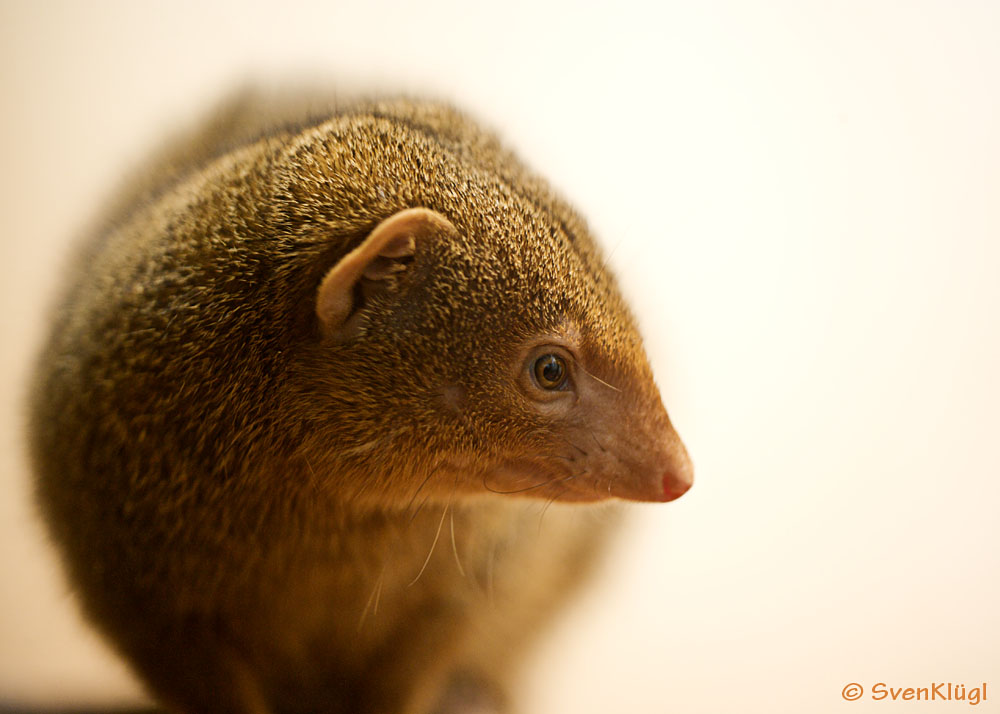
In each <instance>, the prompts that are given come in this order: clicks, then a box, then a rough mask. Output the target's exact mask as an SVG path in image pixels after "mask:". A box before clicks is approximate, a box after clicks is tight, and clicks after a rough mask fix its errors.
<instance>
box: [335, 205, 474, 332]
mask: <svg viewBox="0 0 1000 714" xmlns="http://www.w3.org/2000/svg"><path fill="white" fill-rule="evenodd" d="M456 232H457V230H456V228H455V226H454V225H452V223H451V221H449V220H448V219H447V218H445V217H444V216H442V215H441V214H440V213H438V212H436V211H432V210H431V209H429V208H407V209H404V210H402V211H399V212H397V213H394V214H393V215H391V216H389V217H388V218H386V219H385V220H384V221H382V222H381V223H379V224H378V225H377V226H375V228H374V230H372V232H371V233H369V234H368V237H367V238H365V239H364V241H362V242H361V245H359V246H358V247H357V248H355V249H354V250H352V251H351V252H350V253H348V254H347V255H345V256H344V257H343V258H341V259H340V261H339V262H338V263H337V264H336V265H334V266H333V267H332V268H330V270H329V271H328V272H327V274H326V275H325V276H324V277H323V280H322V281H321V282H320V284H319V289H318V290H317V292H316V316H317V317H318V318H319V324H320V328H321V329H322V331H323V333H324V335H326V336H327V337H340V338H346V337H349V336H350V334H351V332H352V328H353V327H354V326H355V325H356V320H352V318H354V317H356V316H357V314H358V312H359V311H360V310H361V309H363V307H364V306H363V305H356V304H355V301H356V296H357V295H358V294H359V292H361V293H364V291H358V289H357V288H358V286H359V285H361V281H362V280H367V281H379V280H387V279H388V278H390V277H391V276H393V275H396V274H398V273H400V272H402V271H404V270H406V265H405V264H404V263H403V262H402V261H403V259H405V258H408V257H410V256H412V255H414V254H415V253H416V252H417V251H418V250H420V244H421V243H422V242H424V241H426V240H427V239H428V238H430V237H432V236H433V235H435V234H439V233H456Z"/></svg>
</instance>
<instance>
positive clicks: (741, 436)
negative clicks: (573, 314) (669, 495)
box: [0, 0, 1000, 714]
mask: <svg viewBox="0 0 1000 714" xmlns="http://www.w3.org/2000/svg"><path fill="white" fill-rule="evenodd" d="M0 53H2V62H0V90H2V97H3V111H2V112H0V156H2V157H3V163H2V168H0V180H2V182H3V183H2V192H0V197H2V198H0V200H2V204H0V207H2V210H0V227H2V234H0V246H2V251H3V253H2V260H0V271H2V280H0V289H2V308H3V309H2V310H0V315H2V320H3V323H2V363H0V364H2V371H0V374H2V375H3V386H2V390H0V398H2V405H0V406H2V411H0V419H2V424H0V439H2V442H0V459H2V462H0V463H2V465H0V479H2V480H0V493H2V498H0V563H2V568H3V572H4V575H3V577H2V579H0V701H3V700H4V699H9V700H10V699H20V700H23V701H29V700H30V701H36V702H54V701H70V702H73V701H75V702H83V701H102V700H103V701H108V700H126V699H130V698H134V697H136V696H138V695H137V691H138V690H137V688H136V687H135V686H134V685H133V684H132V683H131V682H130V680H129V679H128V678H127V675H126V674H125V672H124V669H123V668H122V667H121V666H120V665H118V664H116V663H115V662H114V660H113V659H112V658H111V657H110V656H108V655H107V654H105V652H104V650H103V649H102V646H101V645H99V644H98V643H97V640H96V638H95V637H94V636H92V635H90V634H88V633H87V631H86V630H84V629H82V627H81V626H80V625H79V623H78V621H77V616H76V614H75V610H74V608H73V606H72V604H71V601H70V600H69V599H68V597H67V596H66V595H65V586H64V584H63V583H62V582H61V580H60V579H59V576H58V575H57V569H56V567H55V565H54V561H53V559H52V556H51V555H50V554H49V552H48V551H47V550H46V549H45V548H44V547H43V545H42V542H43V538H42V536H41V531H40V529H39V527H38V525H37V523H36V522H35V520H34V519H33V518H32V515H31V510H30V507H29V506H28V498H27V485H26V473H25V465H24V459H23V455H22V453H21V450H20V449H21V433H20V431H21V426H20V423H19V420H18V408H19V399H20V398H21V390H22V388H23V386H24V383H25V373H26V368H27V364H28V362H29V358H30V354H31V351H32V350H33V349H34V348H35V346H36V344H37V341H38V340H39V339H40V335H41V330H42V324H41V321H42V319H43V317H42V316H43V311H44V308H45V305H46V301H47V299H48V296H49V295H50V292H51V289H52V288H53V286H54V284H55V275H56V274H57V272H58V268H59V266H60V264H61V260H62V256H64V255H65V253H66V249H67V246H68V245H69V244H70V243H71V241H72V240H73V239H74V238H75V237H76V236H77V235H78V234H79V232H80V230H81V229H82V227H83V226H85V225H86V222H87V221H88V220H89V219H90V218H92V217H93V216H94V215H95V213H96V211H97V208H98V206H99V205H100V202H101V201H102V200H103V199H105V198H106V197H107V196H108V194H109V192H110V191H111V190H112V189H113V187H114V186H115V183H116V181H117V180H118V179H119V177H120V176H121V175H122V173H123V171H125V170H126V169H127V168H128V167H131V166H133V165H134V163H135V162H137V161H139V160H141V158H142V156H143V155H144V153H145V152H146V151H147V149H148V148H149V147H150V146H151V145H154V144H155V142H156V141H157V140H158V139H159V138H160V137H162V136H163V135H164V134H166V133H168V132H170V131H171V130H172V129H173V128H174V127H177V126H179V125H183V124H184V123H186V122H189V121H192V120H194V119H196V118H197V117H198V116H200V115H201V114H202V113H203V112H204V111H205V110H206V108H207V107H208V106H210V105H211V103H212V102H214V101H215V100H217V99H219V98H220V97H221V96H223V95H224V94H225V93H226V92H228V91H230V90H232V89H233V88H234V87H236V86H238V85H240V84H242V83H244V82H253V81H256V82H270V83H279V82H281V81H283V80H285V79H287V78H292V79H301V78H309V77H314V78H324V77H326V78H330V84H331V86H335V87H338V88H341V89H344V90H349V89H351V88H353V87H360V88H373V87H374V88H387V89H401V90H408V91H412V92H418V93H432V94H436V95H439V96H443V97H447V98H451V99H453V100H454V101H456V102H457V103H459V104H461V105H462V106H464V107H466V108H468V109H469V110H471V111H473V112H474V113H476V114H477V115H479V116H480V117H482V118H484V119H485V120H486V121H488V122H490V123H492V124H493V125H494V126H496V127H498V128H499V129H500V130H501V131H502V133H503V134H504V136H505V137H506V138H507V139H508V141H509V142H510V143H511V144H513V145H514V146H515V147H516V148H517V149H518V151H519V153H520V154H521V155H522V156H523V157H526V158H527V160H528V161H529V162H530V163H531V164H533V165H534V166H535V167H536V168H537V169H539V170H540V171H541V172H542V173H543V174H545V175H547V176H548V177H550V178H551V180H552V181H553V182H554V183H555V184H556V185H557V186H558V187H560V189H561V190H562V191H563V192H564V193H565V194H566V195H567V196H569V197H570V198H571V200H573V201H574V202H575V203H576V204H577V205H578V206H580V207H581V208H582V209H583V211H584V213H585V214H586V215H587V216H588V217H589V219H590V221H591V224H592V226H593V227H594V229H595V230H596V231H597V233H598V234H599V235H600V236H601V237H602V239H603V241H604V243H605V244H606V246H607V247H608V249H609V250H613V253H612V258H611V263H612V265H613V266H614V267H615V269H616V270H617V272H618V274H619V275H620V276H621V280H622V283H623V285H624V289H625V291H626V292H627V294H628V295H629V296H630V297H631V299H632V300H633V302H634V304H635V305H636V307H637V310H638V313H639V315H640V318H641V322H642V324H643V327H644V332H645V335H646V339H647V343H648V346H649V351H650V354H651V357H652V359H653V362H654V368H655V369H656V372H657V374H658V375H659V379H660V382H661V386H662V388H663V392H664V397H665V401H666V403H667V405H668V408H669V409H670V411H671V414H672V416H673V419H674V421H675V423H676V424H677V425H678V428H679V430H680V431H681V434H682V436H683V437H684V438H685V440H686V442H687V444H688V447H689V449H690V451H691V453H692V454H693V456H694V459H695V462H696V486H695V488H694V490H693V491H692V492H691V493H690V494H688V495H687V496H685V497H684V498H683V499H681V500H680V501H679V502H677V503H675V504H671V505H669V506H665V507H650V508H637V509H636V510H637V512H638V517H637V519H636V521H635V524H634V527H633V529H632V530H631V532H630V534H629V537H628V538H627V539H626V540H625V541H623V543H622V547H621V548H620V549H619V550H618V552H617V557H616V559H615V562H614V563H613V565H612V566H611V567H610V568H609V571H608V573H607V575H606V577H605V578H604V579H603V580H602V581H601V582H600V583H599V584H598V586H597V587H595V588H594V589H593V590H592V591H591V592H590V593H589V595H588V596H587V597H586V598H585V599H583V600H582V601H581V602H580V604H579V606H578V607H576V608H575V609H574V610H573V612H572V614H571V616H570V617H569V618H567V619H566V620H564V621H563V622H561V623H560V626H559V627H558V628H557V631H556V633H555V635H554V636H553V637H552V638H551V639H550V640H549V641H548V643H547V645H546V646H545V647H544V648H543V650H542V652H541V653H540V654H539V656H538V661H537V664H536V666H535V667H534V668H533V670H532V674H531V675H530V676H529V678H528V680H529V681H528V683H527V686H526V690H525V692H526V693H525V711H526V712H528V714H542V713H551V712H575V713H577V714H585V713H589V712H594V713H596V712H609V711H616V712H636V713H646V712H649V713H656V714H659V713H665V712H677V713H680V714H694V713H695V712H706V713H711V712H737V711H738V712H744V713H756V712H760V713H762V714H763V713H765V712H766V713H768V714H773V713H776V712H804V711H811V712H841V711H843V712H864V711H903V710H905V711H911V710H917V709H919V710H920V711H963V710H964V709H959V708H958V707H963V706H965V705H963V704H961V703H941V702H938V703H934V704H924V705H923V706H922V707H921V706H919V705H913V704H903V703H897V704H893V703H888V702H872V701H871V700H870V699H868V698H867V695H866V697H865V698H864V699H863V700H861V701H859V702H856V703H846V702H844V701H842V699H841V697H840V692H841V688H842V687H843V686H844V685H845V684H847V683H848V682H859V683H861V684H863V685H864V686H865V687H866V689H867V688H869V687H870V686H871V684H873V683H875V682H878V681H884V682H887V683H889V684H892V685H893V686H906V685H911V686H927V684H928V683H930V682H934V681H952V682H964V683H967V684H968V685H969V686H974V685H977V684H979V683H981V682H983V681H986V682H988V683H989V687H990V689H989V690H988V693H989V695H990V699H989V700H988V701H987V702H986V703H984V704H982V705H980V706H979V707H977V708H976V709H975V710H973V711H1000V645H998V641H1000V614H998V612H1000V611H998V608H997V603H998V602H1000V557H998V545H1000V518H998V504H1000V448H998V434H1000V417H998V407H1000V380H998V379H997V374H996V373H997V368H998V365H1000V280H998V277H1000V211H998V208H997V198H998V195H1000V193H998V192H1000V139H998V124H1000V5H997V4H995V3H992V2H972V1H971V0H969V1H967V2H903V1H898V2H895V1H891V0H885V1H883V2H861V1H859V2H835V3H829V2H758V3H746V2H739V1H738V0H732V1H731V2H725V1H718V2H698V3H648V4H645V3H639V2H621V3H617V4H615V5H614V7H613V8H612V7H611V6H610V5H609V6H607V7H599V6H596V5H586V4H584V3H569V2H567V3H537V4H532V3H482V4H474V3H468V2H466V3H461V2H445V1H444V0H428V1H425V2H421V3H402V2H400V3H385V2H370V3H359V2H349V3H348V2H345V3H320V2H315V3H287V4H282V5H281V6H280V8H279V6H277V5H264V4H259V3H243V2H232V3H207V4H202V3H196V2H174V3H171V4H169V5H167V4H163V5H153V4H145V3H134V2H119V3H111V2H102V3H89V2H88V3H83V2H80V3H72V2H58V3H45V4H42V3H28V2H23V3H22V2H16V3H11V2H4V3H3V4H2V5H0Z"/></svg>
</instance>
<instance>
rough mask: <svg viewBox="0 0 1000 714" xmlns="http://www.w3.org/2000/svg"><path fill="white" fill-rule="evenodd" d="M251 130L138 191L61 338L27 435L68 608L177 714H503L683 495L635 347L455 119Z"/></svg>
mask: <svg viewBox="0 0 1000 714" xmlns="http://www.w3.org/2000/svg"><path fill="white" fill-rule="evenodd" d="M253 104H254V103H253V101H247V102H243V103H240V102H237V104H236V109H233V110H231V111H230V112H229V113H227V114H226V115H225V116H224V117H223V118H222V119H219V120H216V121H215V122H214V123H211V124H210V125H209V127H208V128H207V129H205V130H204V131H201V132H200V133H197V134H196V135H195V136H194V137H193V138H189V139H187V140H186V143H185V142H182V143H181V144H180V145H179V147H177V148H175V149H174V150H173V151H169V152H167V153H166V154H165V155H164V156H163V157H161V159H160V160H159V162H158V165H157V166H154V167H153V169H151V170H150V171H149V172H148V174H147V178H146V179H144V180H142V181H137V182H136V184H135V186H134V187H133V188H132V190H131V191H130V192H129V196H128V198H127V199H124V200H122V201H120V202H119V205H118V206H117V207H116V208H115V209H114V210H113V211H112V212H111V214H110V218H109V219H108V221H107V222H106V225H105V226H104V227H103V229H102V230H100V231H98V234H97V235H96V236H95V237H94V238H93V239H92V240H91V241H90V242H88V243H86V245H85V246H84V248H83V250H82V253H81V254H80V256H79V258H78V261H77V264H76V265H75V271H74V272H73V273H72V279H71V281H70V284H69V287H68V289H67V290H66V292H65V294H64V296H63V297H62V300H61V303H60V306H59V309H58V310H57V312H56V315H55V319H54V324H53V327H52V330H51V334H50V336H49V338H48V341H47V344H46V345H45V347H44V348H43V351H42V355H41V358H40V360H39V366H38V369H37V375H36V381H35V385H34V388H33V391H32V398H31V410H30V433H31V448H32V458H33V462H34V466H35V470H36V472H37V496H38V500H39V503H40V504H41V506H42V510H43V512H44V514H45V516H46V519H47V523H48V525H49V528H50V532H51V534H52V536H53V539H54V541H55V542H56V544H57V545H58V547H59V549H60V551H61V554H62V556H63V560H64V563H65V567H66V568H67V571H68V574H69V578H70V580H71V582H72V583H73V585H74V587H75V589H76V591H77V592H78V595H79V597H80V599H81V602H82V606H83V609H84V612H85V613H86V615H87V616H88V617H89V619H90V620H91V621H92V622H93V623H94V624H95V625H96V626H97V627H98V628H99V629H100V630H101V631H102V632H103V633H104V634H105V635H106V636H107V637H108V638H109V640H110V641H111V643H112V644H113V645H114V646H115V647H116V648H117V650H118V651H119V652H120V653H121V654H122V655H123V656H124V657H125V658H126V659H127V660H128V661H129V662H130V663H131V664H132V666H133V667H134V669H135V671H136V672H137V673H138V674H139V676H140V677H141V678H142V680H143V681H144V682H145V683H146V685H147V686H148V688H149V689H150V691H151V692H152V693H153V694H154V695H155V696H156V697H157V698H158V699H159V700H160V701H161V702H162V703H163V704H164V705H165V706H167V707H168V708H169V709H171V710H172V711H176V712H183V713H185V714H209V713H211V714H271V713H273V714H279V713H285V712H287V713H290V714H291V713H299V712H301V713H305V712H326V713H340V712H343V713H345V714H346V713H350V714H432V713H434V714H457V713H458V712H472V711H477V712H480V711H481V712H503V711H507V710H508V707H509V706H510V705H509V701H510V700H509V698H508V695H507V691H508V683H509V681H510V679H511V677H512V674H513V673H514V671H515V669H516V665H517V663H518V661H519V659H520V658H521V655H522V653H523V652H524V650H525V648H526V647H527V646H528V645H529V644H530V642H531V641H532V639H533V637H534V635H535V633H536V632H537V631H538V630H540V629H541V628H543V627H544V625H545V623H546V622H547V621H548V620H550V619H551V618H552V615H553V613H554V611H555V610H556V609H557V608H558V607H559V605H560V604H561V603H562V602H563V600H564V599H565V597H566V595H567V593H569V592H570V591H571V590H572V589H573V588H574V586H575V585H576V583H577V582H578V581H579V580H580V579H581V577H582V576H583V574H584V573H585V572H586V571H587V568H588V565H589V564H590V563H591V562H592V560H593V558H594V554H595V553H596V552H597V551H598V550H599V548H600V545H601V543H602V542H603V541H604V540H605V539H606V536H607V533H608V531H609V530H610V529H611V528H612V527H613V525H614V523H615V521H616V518H615V513H616V511H617V507H616V506H615V503H619V502H620V501H622V500H626V501H650V502H656V501H661V502H662V501H669V500H672V499H674V498H676V497H678V496H680V495H681V494H683V493H684V492H685V491H686V490H687V489H688V487H689V486H690V484H691V479H692V475H691V473H692V472H691V465H690V461H689V459H688V456H687V454H686V451H685V449H684V446H683V445H682V443H681V441H680V439H679V438H678V436H677V434H676V433H675V431H674V429H673V427H672V426H671V423H670V421H669V419H668V417H667V413H666V411H665V410H664V407H663V405H662V402H661V399H660V395H659V392H658V390H657V388H656V386H655V384H654V381H653V376H652V373H651V370H650V367H649V364H648V362H647V359H646V356H645V354H644V351H643V347H642V343H641V340H640V337H639V334H638V332H637V330H636V326H635V322H634V320H633V317H632V316H631V314H630V312H629V310H628V308H627V306H626V304H625V303H624V302H623V299H622V297H621V295H620V293H619V290H618V288H617V287H616V283H615V281H614V279H613V277H612V276H611V274H610V273H609V271H608V270H607V268H606V267H605V263H604V258H603V257H602V255H601V253H600V250H599V249H598V247H597V245H596V243H595V241H594V239H593V238H592V236H591V235H590V233H589V232H588V229H587V226H586V225H585V223H584V221H583V220H582V219H581V218H580V217H579V216H578V215H577V213H575V212H574V210H572V209H571V208H570V207H569V206H568V205H567V204H566V203H565V202H564V201H563V200H561V199H560V198H559V197H557V196H556V194H555V193H554V192H553V191H552V189H550V188H549V186H548V185H547V184H546V183H545V182H544V181H543V180H541V179H540V178H538V177H537V176H535V175H534V174H533V173H531V172H530V171H529V170H528V169H527V168H525V166H524V165H523V164H522V163H520V162H519V160H518V159H517V158H515V157H514V155H513V154H512V153H511V152H510V151H508V150H507V149H506V148H504V147H503V146H502V145H501V143H500V142H499V140H498V139H497V138H496V136H495V135H494V134H493V133H491V132H490V131H487V130H484V129H482V128H480V127H479V126H477V124H476V123H474V122H473V121H472V120H471V119H469V118H468V117H467V116H466V115H464V114H462V113H461V112H459V111H457V110H455V109H453V108H451V107H449V106H447V105H444V104H441V103H436V102H425V101H415V100H409V99H400V100H378V101H368V102H358V103H354V104H346V105H341V106H339V107H336V108H334V109H332V110H331V111H330V112H329V113H328V114H326V115H322V116H314V117H313V118H311V119H310V118H303V117H301V116H299V117H298V118H297V120H295V121H292V120H287V119H280V120H278V119H275V120H274V121H272V122H271V124H270V125H267V123H268V122H267V121H263V120H261V118H260V117H261V112H262V111H263V109H262V108H261V107H259V106H258V107H255V106H253ZM264 108H265V109H266V107H264ZM278 114H280V112H278ZM261 125H264V126H261Z"/></svg>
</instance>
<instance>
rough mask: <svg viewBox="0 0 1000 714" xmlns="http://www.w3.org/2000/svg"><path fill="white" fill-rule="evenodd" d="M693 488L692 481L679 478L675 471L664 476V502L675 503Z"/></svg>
mask: <svg viewBox="0 0 1000 714" xmlns="http://www.w3.org/2000/svg"><path fill="white" fill-rule="evenodd" d="M689 488H691V479H690V478H684V477H683V476H678V475H677V474H676V473H674V472H673V471H667V473H665V474H664V475H663V500H664V501H673V500H675V499H677V498H680V497H681V496H683V495H684V494H685V493H687V491H688V489H689Z"/></svg>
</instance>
